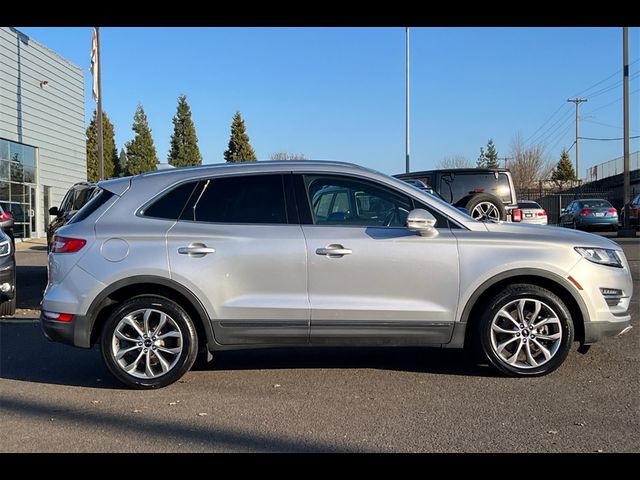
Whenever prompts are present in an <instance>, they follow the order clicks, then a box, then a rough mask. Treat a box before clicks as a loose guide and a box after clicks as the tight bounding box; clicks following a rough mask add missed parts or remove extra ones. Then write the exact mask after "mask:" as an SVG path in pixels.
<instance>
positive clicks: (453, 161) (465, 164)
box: [438, 155, 475, 168]
mask: <svg viewBox="0 0 640 480" xmlns="http://www.w3.org/2000/svg"><path fill="white" fill-rule="evenodd" d="M473 167H475V165H474V164H473V162H472V161H471V160H469V159H468V158H467V157H465V156H464V155H453V156H450V157H444V158H443V159H442V160H440V162H438V168H473Z"/></svg>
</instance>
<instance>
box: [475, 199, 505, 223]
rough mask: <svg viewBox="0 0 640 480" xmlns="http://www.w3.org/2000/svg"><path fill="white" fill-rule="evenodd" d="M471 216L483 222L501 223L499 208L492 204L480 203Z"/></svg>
mask: <svg viewBox="0 0 640 480" xmlns="http://www.w3.org/2000/svg"><path fill="white" fill-rule="evenodd" d="M471 216H472V217H473V218H475V219H476V220H479V221H481V222H484V221H487V220H495V221H499V220H500V211H499V210H498V207H496V206H495V205H494V204H493V203H491V202H480V203H479V204H478V205H476V206H475V207H473V210H472V211H471Z"/></svg>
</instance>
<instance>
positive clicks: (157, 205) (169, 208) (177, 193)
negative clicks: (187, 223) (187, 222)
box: [142, 182, 198, 220]
mask: <svg viewBox="0 0 640 480" xmlns="http://www.w3.org/2000/svg"><path fill="white" fill-rule="evenodd" d="M197 184H198V182H187V183H183V184H181V185H178V186H177V187H175V188H173V189H171V190H169V191H168V192H167V193H165V194H164V195H162V196H161V197H160V198H158V199H157V200H156V201H155V202H153V203H152V204H151V205H149V206H148V207H147V208H145V209H144V211H143V212H142V214H143V215H144V216H145V217H154V218H166V219H167V220H177V219H178V218H180V214H181V213H182V209H183V208H184V206H185V205H186V203H187V201H188V200H189V197H190V196H191V194H192V193H193V190H194V189H195V187H196V185H197Z"/></svg>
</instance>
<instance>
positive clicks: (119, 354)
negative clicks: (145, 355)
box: [116, 345, 142, 360]
mask: <svg viewBox="0 0 640 480" xmlns="http://www.w3.org/2000/svg"><path fill="white" fill-rule="evenodd" d="M140 349H142V347H139V346H138V345H136V346H134V347H130V348H123V349H122V350H120V351H119V352H118V354H117V355H116V359H117V360H120V359H121V358H122V357H124V356H125V355H126V354H127V353H129V352H133V351H134V350H140Z"/></svg>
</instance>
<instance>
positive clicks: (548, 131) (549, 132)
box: [525, 104, 573, 144]
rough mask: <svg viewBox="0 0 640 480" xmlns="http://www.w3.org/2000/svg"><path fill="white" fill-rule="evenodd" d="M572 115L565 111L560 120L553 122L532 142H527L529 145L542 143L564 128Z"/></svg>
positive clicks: (570, 112) (569, 111)
mask: <svg viewBox="0 0 640 480" xmlns="http://www.w3.org/2000/svg"><path fill="white" fill-rule="evenodd" d="M565 105H566V104H565ZM572 113H573V112H572V111H571V109H569V110H567V111H566V112H565V114H564V115H563V116H561V117H560V118H558V120H556V121H555V122H553V123H552V124H551V125H550V126H549V127H547V129H546V130H545V131H543V132H542V133H540V134H539V135H537V136H536V137H535V138H534V139H533V140H531V141H530V142H529V144H535V143H542V140H543V139H547V138H549V136H551V135H553V134H554V133H555V132H556V131H557V130H558V129H560V128H562V127H563V126H564V124H565V123H566V122H567V120H569V119H570V118H571V117H572ZM554 127H556V128H554ZM525 143H527V142H525Z"/></svg>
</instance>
